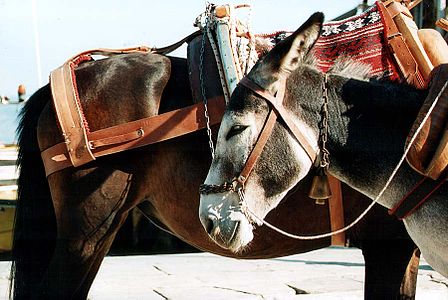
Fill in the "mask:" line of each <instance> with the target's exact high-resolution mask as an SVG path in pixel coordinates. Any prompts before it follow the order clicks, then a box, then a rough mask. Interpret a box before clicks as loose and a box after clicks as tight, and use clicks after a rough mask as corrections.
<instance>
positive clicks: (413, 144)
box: [406, 64, 448, 180]
mask: <svg viewBox="0 0 448 300" xmlns="http://www.w3.org/2000/svg"><path fill="white" fill-rule="evenodd" d="M431 78H432V80H431V83H430V88H429V92H428V96H427V98H426V99H425V101H424V104H423V106H422V108H421V109H420V112H419V114H418V116H417V119H416V121H415V122H414V125H413V126H412V129H411V131H410V133H409V136H408V139H407V142H406V148H407V147H410V148H409V152H408V154H407V156H406V160H407V161H408V163H409V165H410V166H411V167H412V168H413V169H414V170H416V171H417V172H418V173H420V174H422V175H424V176H427V177H430V178H432V179H434V180H436V179H438V178H439V176H440V175H441V173H442V172H443V171H444V170H445V169H446V167H447V166H448V131H447V130H448V87H447V85H448V64H442V65H440V66H437V67H436V68H434V70H433V71H432V73H431ZM414 135H415V137H414Z"/></svg>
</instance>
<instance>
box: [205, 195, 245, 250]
mask: <svg viewBox="0 0 448 300" xmlns="http://www.w3.org/2000/svg"><path fill="white" fill-rule="evenodd" d="M216 197H217V195H207V196H201V204H200V208H199V209H200V214H199V217H200V220H201V223H202V225H203V226H204V229H205V230H206V232H207V233H208V235H209V237H210V238H211V239H212V240H213V241H214V242H215V243H216V244H218V245H219V246H220V247H222V248H224V249H227V250H230V251H232V252H234V253H239V252H241V251H243V250H244V248H245V247H246V246H247V245H248V244H249V243H250V242H251V241H252V239H253V237H254V234H253V232H252V231H253V229H254V228H253V226H252V224H251V222H250V221H249V220H248V219H247V217H246V216H245V215H244V214H243V212H242V211H241V208H240V206H239V205H238V200H237V199H233V195H225V196H224V197H222V194H221V197H222V198H221V197H219V196H218V197H219V198H220V199H216ZM216 200H220V201H216ZM223 200H224V201H223Z"/></svg>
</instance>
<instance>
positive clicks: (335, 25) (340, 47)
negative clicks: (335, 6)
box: [256, 4, 402, 81]
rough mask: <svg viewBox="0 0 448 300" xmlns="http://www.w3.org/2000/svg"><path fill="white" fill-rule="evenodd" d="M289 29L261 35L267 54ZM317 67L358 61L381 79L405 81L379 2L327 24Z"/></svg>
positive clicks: (316, 52)
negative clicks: (391, 49) (353, 14)
mask: <svg viewBox="0 0 448 300" xmlns="http://www.w3.org/2000/svg"><path fill="white" fill-rule="evenodd" d="M290 34H291V32H288V31H278V32H275V33H273V34H258V35H256V36H257V38H263V37H264V38H265V39H266V41H265V42H264V43H262V42H260V44H262V45H263V46H264V47H265V49H262V51H259V52H262V53H263V52H264V53H266V52H267V51H269V50H270V48H272V47H273V46H274V45H276V44H277V43H278V42H279V41H281V40H283V39H284V38H286V37H287V36H288V35H290ZM312 51H313V55H314V56H315V58H316V60H317V66H318V68H319V69H321V70H322V71H323V72H327V71H328V70H329V69H330V68H331V67H332V66H333V65H334V64H335V63H336V62H338V61H340V60H344V59H347V60H350V61H356V62H360V63H363V64H367V65H369V66H370V68H371V72H370V76H371V77H375V78H377V79H381V80H390V81H398V80H401V77H402V75H401V72H400V71H399V68H398V66H397V64H396V62H395V60H394V58H393V56H392V53H391V51H390V50H389V45H388V43H387V38H386V33H385V25H384V20H383V17H382V15H381V13H380V11H379V8H378V4H376V5H374V6H372V7H371V8H369V9H368V10H367V11H365V12H364V13H363V14H361V15H357V16H353V17H350V18H348V19H344V20H341V21H331V22H327V23H325V24H324V25H323V28H322V34H321V36H320V37H319V39H318V40H317V42H316V44H315V45H314V47H313V50H312Z"/></svg>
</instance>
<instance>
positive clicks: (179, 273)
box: [0, 247, 448, 300]
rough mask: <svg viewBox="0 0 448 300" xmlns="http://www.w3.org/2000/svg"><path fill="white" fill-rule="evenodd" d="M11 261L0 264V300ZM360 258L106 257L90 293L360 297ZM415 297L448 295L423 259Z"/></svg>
mask: <svg viewBox="0 0 448 300" xmlns="http://www.w3.org/2000/svg"><path fill="white" fill-rule="evenodd" d="M8 268H9V262H0V299H2V298H1V297H3V296H4V297H5V299H6V293H7V283H8V281H7V279H8V274H9V273H8V272H9V270H8ZM363 281H364V261H363V258H362V254H361V251H360V250H358V249H355V248H338V247H329V248H325V249H321V250H316V251H312V252H308V253H304V254H298V255H292V256H286V257H281V258H275V259H259V260H237V259H232V258H226V257H221V256H217V255H213V254H209V253H192V254H169V255H144V256H119V257H106V258H105V260H104V262H103V264H102V265H101V268H100V270H99V273H98V275H97V277H96V279H95V281H94V283H93V286H92V289H91V291H90V294H89V299H91V300H103V299H104V300H106V299H107V300H114V299H117V300H118V299H120V300H121V299H157V300H160V299H182V300H183V299H223V300H224V299H226V300H227V299H344V300H345V299H363ZM416 299H419V300H428V299H434V300H435V299H437V300H438V299H448V279H446V278H444V277H443V276H441V275H440V274H439V273H437V272H435V271H433V270H432V269H431V267H430V266H429V265H428V264H427V263H426V262H425V260H424V259H422V260H421V263H420V267H419V272H418V281H417V297H416Z"/></svg>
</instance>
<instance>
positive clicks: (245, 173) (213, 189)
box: [199, 77, 318, 195]
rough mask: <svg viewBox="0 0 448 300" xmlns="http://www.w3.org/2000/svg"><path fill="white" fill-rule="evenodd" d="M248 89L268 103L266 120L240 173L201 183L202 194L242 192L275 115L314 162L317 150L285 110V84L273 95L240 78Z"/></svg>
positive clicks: (272, 125)
mask: <svg viewBox="0 0 448 300" xmlns="http://www.w3.org/2000/svg"><path fill="white" fill-rule="evenodd" d="M238 84H239V85H242V86H244V87H246V88H248V89H250V90H251V91H252V92H254V93H255V94H257V95H259V96H260V97H262V98H263V99H264V100H266V102H267V103H268V105H269V106H270V110H269V114H268V116H267V118H266V121H265V123H264V125H263V128H262V130H261V132H260V134H259V136H258V139H257V142H256V143H255V146H254V148H253V149H252V151H251V153H250V155H249V157H248V158H247V160H246V164H245V165H244V168H243V170H242V171H241V173H240V174H239V175H238V176H236V177H235V178H234V179H233V180H232V182H224V183H223V184H221V185H209V184H201V186H200V187H199V192H200V193H201V194H203V195H208V194H215V193H224V192H228V191H233V192H238V193H240V192H242V191H243V190H244V184H245V183H246V180H247V178H248V177H249V175H250V173H251V172H252V170H253V168H254V166H255V163H256V162H257V160H258V158H259V157H260V155H261V152H262V151H263V149H264V146H265V145H266V142H267V141H268V139H269V137H270V136H271V133H272V130H273V128H274V125H275V123H276V121H277V117H278V116H280V117H281V118H282V119H283V121H284V122H285V124H286V126H287V128H288V129H289V131H290V132H291V133H292V134H293V135H294V137H295V138H296V140H297V141H298V142H299V144H300V146H301V147H302V148H303V149H304V150H305V152H306V154H307V155H308V158H309V159H310V160H311V163H314V161H315V160H316V157H317V153H318V150H316V149H315V148H314V147H313V146H312V143H311V142H310V141H309V140H308V138H307V137H306V136H305V135H304V134H303V133H302V131H301V130H300V129H299V128H298V127H297V126H296V125H295V123H294V122H293V121H292V119H291V117H290V114H289V113H288V112H287V111H286V110H285V108H284V106H283V104H282V102H283V98H284V92H285V85H282V88H281V89H280V90H279V91H278V92H277V93H276V95H275V96H273V95H271V94H270V93H269V92H268V91H267V90H265V89H263V88H262V87H260V86H259V85H258V84H256V83H255V82H253V81H252V80H250V79H249V78H247V77H244V78H243V79H241V81H240V82H239V83H238Z"/></svg>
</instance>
